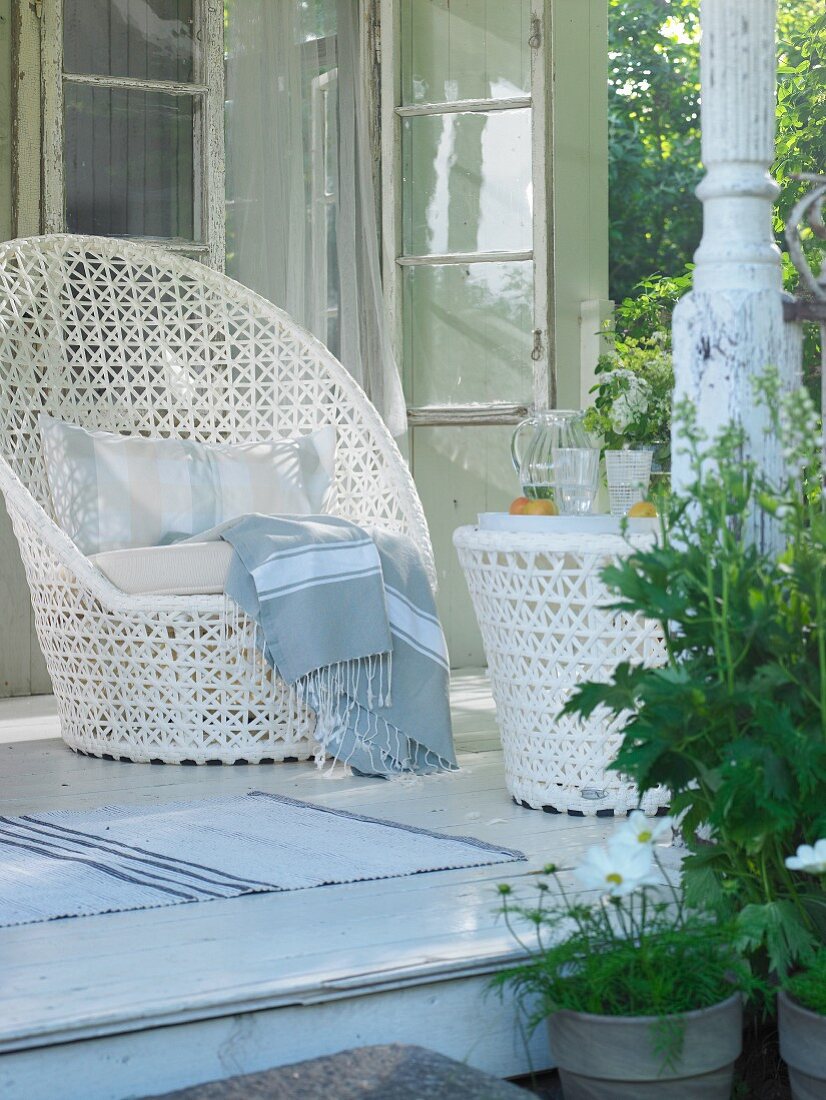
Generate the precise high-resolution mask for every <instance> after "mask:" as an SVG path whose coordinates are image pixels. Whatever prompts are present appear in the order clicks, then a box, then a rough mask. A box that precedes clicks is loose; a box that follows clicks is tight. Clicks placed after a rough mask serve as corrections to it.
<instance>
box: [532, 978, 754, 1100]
mask: <svg viewBox="0 0 826 1100" xmlns="http://www.w3.org/2000/svg"><path fill="white" fill-rule="evenodd" d="M673 1019H674V1021H675V1022H676V1021H679V1020H680V1019H682V1020H683V1021H684V1023H683V1026H684V1028H685V1031H684V1034H683V1047H682V1054H681V1055H680V1057H679V1058H678V1059H677V1061H676V1065H675V1066H673V1067H663V1064H662V1061H663V1060H662V1055H661V1054H657V1053H656V1052H655V1051H654V1050H652V1037H653V1035H654V1032H653V1031H652V1028H655V1027H656V1026H657V1025H658V1023H659V1021H658V1018H657V1017H656V1016H592V1015H589V1014H588V1013H585V1012H568V1011H562V1012H555V1013H554V1014H553V1015H552V1016H551V1017H549V1019H548V1031H549V1034H550V1041H551V1053H552V1054H553V1057H554V1059H555V1061H556V1063H557V1065H558V1067H559V1076H560V1078H561V1080H562V1092H563V1096H564V1097H565V1100H648V1098H651V1100H729V1097H730V1096H731V1086H732V1081H733V1077H734V1063H735V1061H736V1060H737V1056H738V1055H739V1053H740V1051H741V1049H742V1046H743V1004H742V999H741V997H740V994H739V993H735V994H734V995H733V996H731V997H729V998H728V1000H725V1001H721V1003H720V1004H717V1005H712V1007H711V1008H703V1009H700V1010H699V1011H697V1012H686V1013H685V1014H684V1015H683V1016H682V1017H680V1016H675V1017H673Z"/></svg>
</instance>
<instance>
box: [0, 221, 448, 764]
mask: <svg viewBox="0 0 826 1100" xmlns="http://www.w3.org/2000/svg"><path fill="white" fill-rule="evenodd" d="M41 410H44V411H46V412H48V413H50V414H51V415H53V416H56V417H60V418H62V419H65V420H69V421H72V422H73V423H76V424H82V425H83V426H84V427H86V428H103V429H106V430H109V431H120V432H130V433H134V432H141V433H144V434H146V435H162V436H164V435H174V436H180V437H184V438H190V439H196V440H200V441H203V442H226V443H236V442H242V441H248V440H257V439H272V438H283V437H288V436H292V435H296V434H299V433H302V432H309V431H312V430H314V429H316V428H319V427H321V426H322V425H323V424H328V423H334V424H335V425H336V428H337V435H338V446H337V455H336V480H335V503H334V507H333V511H335V512H336V514H338V515H341V516H345V517H347V518H349V519H352V520H353V521H355V522H357V523H360V524H362V525H365V526H377V527H382V528H385V529H387V530H391V531H400V532H404V533H406V534H408V535H410V536H411V537H412V538H413V539H414V540H415V541H416V542H417V544H418V545H419V546H420V548H421V549H422V551H423V553H424V555H425V558H426V561H427V563H428V567H429V569H430V572H431V576H434V577H435V570H434V567H433V557H432V549H431V546H430V540H429V537H428V533H427V526H426V524H425V520H424V515H423V512H422V508H421V504H420V502H419V499H418V496H417V494H416V490H415V487H414V485H413V482H412V479H411V477H410V474H409V472H408V470H407V467H406V465H405V463H404V460H403V459H402V457H401V455H400V453H399V451H398V449H397V447H396V445H395V443H394V442H393V440H392V438H391V437H390V435H389V433H388V432H387V430H386V428H385V427H384V425H383V423H382V422H381V419H380V418H379V416H378V413H377V412H376V411H375V409H374V408H373V406H372V405H371V404H370V402H369V401H368V400H367V398H366V397H365V395H364V394H363V392H362V391H361V390H360V388H359V387H358V385H357V384H356V383H355V381H354V380H353V379H352V378H351V376H350V375H349V374H348V373H347V372H346V371H345V370H344V368H343V367H342V366H341V365H340V364H339V363H338V362H337V361H336V360H335V359H334V358H333V357H332V356H331V355H330V353H329V352H328V351H327V349H326V348H324V347H323V345H321V344H320V343H319V342H318V341H317V340H315V339H314V338H313V337H312V336H310V335H309V334H308V333H306V332H305V331H304V330H303V329H301V328H300V327H299V326H297V325H296V324H295V323H294V322H293V321H291V320H290V318H289V317H287V316H286V315H285V314H284V313H283V312H282V311H280V310H278V309H276V308H275V307H274V306H273V305H271V304H270V303H268V302H266V301H264V300H263V299H262V298H259V297H258V296H257V295H255V294H252V293H251V292H250V291H248V290H246V289H245V288H244V287H241V286H239V285H238V284H237V283H234V282H233V281H232V280H230V279H227V278H226V277H225V276H223V275H220V274H218V273H217V272H214V271H210V270H208V269H207V268H205V267H203V266H202V265H200V264H198V263H195V262H193V261H190V260H185V259H179V258H176V257H172V256H169V255H168V254H164V253H162V252H160V251H159V250H157V249H155V248H152V247H149V246H145V245H139V244H133V243H129V242H125V241H117V240H112V239H105V238H96V237H78V236H68V235H65V236H64V235H58V236H50V237H39V238H32V239H29V240H19V241H12V242H9V243H8V244H6V245H4V246H2V247H0V451H2V455H3V458H2V459H0V489H2V491H3V493H4V494H5V497H6V504H7V507H8V510H9V513H10V515H11V519H12V524H13V526H14V530H15V533H16V535H17V538H18V541H19V543H20V548H21V552H22V557H23V563H24V566H25V569H26V575H27V578H28V581H29V586H30V588H31V595H32V603H33V606H34V613H35V623H36V627H37V633H38V638H39V640H40V644H41V646H42V648H43V652H44V655H45V658H46V664H47V667H48V670H49V674H50V676H51V678H52V683H53V685H54V690H55V695H56V697H57V703H58V709H59V713H60V718H61V728H62V732H63V736H64V738H65V739H66V741H67V742H68V744H69V745H71V746H72V748H75V749H79V750H83V751H85V752H89V753H93V754H94V755H98V756H100V755H112V756H116V757H126V758H128V759H130V760H137V761H149V760H162V761H165V762H167V763H180V762H182V761H185V760H186V761H194V762H195V763H199V764H202V763H206V762H210V761H216V762H217V761H220V762H223V763H233V762H235V761H238V760H248V761H250V762H259V761H262V760H283V759H285V758H293V757H297V758H299V759H305V758H307V757H308V756H310V755H311V754H312V753H313V751H314V748H315V744H314V742H313V739H312V730H313V725H314V717H313V715H312V714H310V713H309V712H305V711H303V709H301V708H300V704H299V703H298V702H297V701H296V700H295V699H294V698H291V696H290V693H289V691H288V689H287V688H286V685H285V684H284V683H283V682H281V681H280V680H278V679H277V678H274V677H273V676H272V673H271V671H270V670H269V669H268V668H267V667H266V666H265V665H264V664H263V662H262V661H261V658H260V656H259V654H258V651H257V649H256V647H255V645H254V636H253V624H252V623H251V622H250V621H249V620H247V619H246V618H245V617H244V616H243V615H241V614H240V613H238V612H237V611H236V609H235V608H234V605H230V604H229V603H228V601H226V600H225V599H224V597H211V596H198V597H171V596H167V597H160V596H156V597H147V596H128V595H125V594H124V593H122V592H121V591H120V590H118V589H117V588H115V587H114V586H113V585H112V584H110V583H109V582H108V581H107V580H106V578H105V577H103V575H102V574H101V573H99V572H98V571H97V570H96V569H94V568H93V567H92V566H91V565H90V563H89V562H88V560H87V559H86V558H85V557H83V556H82V555H81V554H80V552H79V551H78V550H77V548H76V547H75V546H74V545H73V543H72V542H71V541H70V540H69V539H68V538H67V537H66V535H65V534H64V533H63V532H62V531H61V530H60V529H59V528H58V527H57V525H56V524H55V523H54V521H53V518H52V516H51V505H50V501H49V495H48V489H47V484H46V476H45V469H44V465H43V462H42V458H41V452H40V440H39V435H38V431H37V416H38V414H39V413H40V411H41Z"/></svg>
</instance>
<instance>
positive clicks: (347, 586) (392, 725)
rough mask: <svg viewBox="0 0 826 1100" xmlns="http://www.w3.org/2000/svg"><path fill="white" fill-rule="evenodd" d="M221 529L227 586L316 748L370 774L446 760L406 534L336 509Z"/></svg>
mask: <svg viewBox="0 0 826 1100" xmlns="http://www.w3.org/2000/svg"><path fill="white" fill-rule="evenodd" d="M220 535H221V537H222V538H223V539H225V540H226V541H227V542H229V543H230V544H231V545H232V546H233V548H234V550H235V557H234V560H233V563H232V566H231V568H230V573H229V577H228V579H227V593H228V594H229V595H230V596H231V597H232V598H233V599H234V600H235V601H236V603H238V604H239V605H240V606H241V607H242V608H243V609H244V611H246V613H247V614H248V615H250V616H251V617H252V618H254V619H255V620H256V622H257V623H258V625H259V627H260V632H261V635H262V647H263V650H264V654H265V656H266V657H267V660H268V661H269V662H270V663H271V664H272V665H273V667H274V668H275V669H276V670H277V671H278V673H279V675H280V676H281V677H282V679H284V680H286V682H287V683H288V684H290V685H293V686H294V687H295V689H296V691H297V694H298V697H299V698H300V699H302V700H303V701H306V702H307V703H308V705H309V706H311V707H312V709H313V710H314V711H315V712H316V715H317V724H316V734H315V736H316V738H317V739H318V741H319V742H320V744H321V746H322V748H323V749H324V751H325V752H326V753H328V754H329V755H332V756H334V757H335V758H336V759H338V760H341V761H343V762H345V763H347V764H349V765H350V766H351V767H353V768H355V769H356V770H357V771H359V772H362V773H364V774H369V775H382V776H389V775H394V774H399V773H404V772H430V771H437V770H443V769H452V768H455V767H456V758H455V755H454V751H453V736H452V732H451V726H450V707H449V702H448V687H449V665H448V657H447V648H446V646H445V639H444V635H443V633H442V628H441V625H440V624H439V620H438V618H437V616H436V607H435V603H434V600H433V593H432V591H431V588H430V582H429V581H428V577H427V573H426V571H425V567H424V563H423V561H422V558H421V555H420V554H419V551H418V549H417V547H416V546H415V545H414V543H413V542H412V541H411V540H410V539H408V538H406V537H404V536H401V535H392V534H388V533H387V532H386V531H380V530H371V531H370V532H367V531H365V530H363V529H362V528H360V527H357V526H356V525H355V524H353V523H349V522H347V521H346V520H343V519H339V518H337V517H335V516H309V517H300V518H299V517H284V516H263V515H249V516H244V517H242V518H241V519H240V520H237V521H233V522H231V523H230V524H228V525H226V526H225V527H224V528H223V529H220ZM201 537H203V536H201Z"/></svg>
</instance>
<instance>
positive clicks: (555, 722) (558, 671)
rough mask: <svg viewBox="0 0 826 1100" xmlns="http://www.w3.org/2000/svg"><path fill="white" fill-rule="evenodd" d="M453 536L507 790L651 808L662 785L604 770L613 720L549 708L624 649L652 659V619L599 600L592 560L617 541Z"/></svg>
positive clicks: (540, 804)
mask: <svg viewBox="0 0 826 1100" xmlns="http://www.w3.org/2000/svg"><path fill="white" fill-rule="evenodd" d="M642 537H643V538H645V536H642ZM453 541H454V543H455V545H456V548H457V550H458V552H459V559H460V561H461V563H462V567H463V569H464V571H465V576H466V578H467V583H468V587H469V589H470V595H471V598H472V600H473V606H474V609H475V611H476V617H477V619H478V621H479V626H480V628H481V631H482V638H483V641H484V644H485V653H486V655H487V659H488V666H489V669H490V678H491V685H492V688H493V697H494V699H495V701H496V714H497V720H498V723H499V729H500V732H501V735H502V747H503V750H504V756H505V775H506V781H507V785H508V790H509V791H510V792H511V794H512V795H513V796H514V798H516V799H518V800H519V801H521V802H526V803H527V804H528V805H530V806H533V807H535V808H537V809H539V808H547V807H551V808H553V809H554V810H558V811H572V812H575V813H582V814H586V815H593V814H597V813H604V812H610V811H613V812H614V813H620V814H621V813H627V812H628V811H629V810H632V809H635V808H637V807H638V806H639V807H641V808H642V809H643V810H644V811H645V812H646V813H649V814H653V813H656V811H657V809H658V808H659V807H661V806H664V805H666V804H667V802H668V796H667V792H665V791H663V790H659V791H652V792H649V793H647V794H646V795H645V797H644V798H643V799H642V800H640V797H639V794H638V792H637V791H636V789H635V788H634V786H633V784H632V783H630V782H628V781H626V780H624V779H623V778H622V777H621V776H619V775H618V774H617V773H616V772H610V771H606V770H605V769H606V765H607V764H608V763H610V761H611V760H612V759H613V757H614V755H615V754H616V751H617V749H618V747H619V743H620V739H621V727H622V723H621V722H618V721H613V722H612V721H609V720H608V717H607V715H606V714H605V713H602V714H600V713H599V712H597V713H595V715H594V716H593V717H592V718H591V719H589V721H588V722H582V721H581V720H579V719H575V718H572V717H568V716H561V715H560V713H559V711H560V710H561V708H562V706H563V705H564V704H565V702H566V701H567V700H568V699H569V698H570V695H571V692H572V689H573V688H574V686H575V685H576V684H577V683H580V682H581V681H583V680H586V679H594V680H605V679H608V678H609V677H610V675H611V672H612V671H613V669H614V668H615V667H616V666H617V664H618V663H619V662H620V661H623V660H631V661H644V662H646V663H648V664H657V663H660V662H661V661H662V659H663V656H664V648H663V641H662V637H661V635H660V634H659V633H658V629H657V626H656V624H654V623H650V622H647V621H643V620H640V619H639V618H636V617H632V616H629V615H617V614H613V613H611V612H608V611H605V610H602V608H603V607H604V606H605V604H606V603H608V602H609V596H608V592H607V590H606V588H605V586H604V584H603V583H602V581H601V580H600V576H599V574H600V570H601V569H602V568H603V567H604V566H605V565H606V564H608V562H609V561H610V560H611V559H612V558H614V559H615V558H616V557H618V556H619V555H621V554H623V553H627V552H628V543H627V542H626V541H625V540H624V539H623V538H620V537H619V536H613V535H590V536H588V535H548V534H509V533H507V532H501V531H495V532H494V531H480V530H478V529H477V528H475V527H460V528H459V530H458V531H456V532H455V534H454V537H453Z"/></svg>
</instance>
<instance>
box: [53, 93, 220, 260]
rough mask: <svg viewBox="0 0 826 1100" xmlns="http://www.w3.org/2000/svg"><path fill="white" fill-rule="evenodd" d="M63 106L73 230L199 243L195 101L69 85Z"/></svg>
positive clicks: (68, 221)
mask: <svg viewBox="0 0 826 1100" xmlns="http://www.w3.org/2000/svg"><path fill="white" fill-rule="evenodd" d="M64 104H65V140H66V157H65V170H66V225H67V228H68V229H69V231H70V232H73V233H93V234H99V235H102V236H116V237H170V238H173V239H174V238H178V239H184V240H194V239H196V238H197V236H198V228H197V227H196V225H195V224H194V211H195V204H194V181H193V155H192V154H193V140H192V137H193V117H192V115H193V103H192V100H191V98H190V97H189V96H178V95H166V94H164V93H162V92H141V91H132V90H129V91H126V90H123V89H120V88H96V87H90V86H88V85H78V84H68V85H67V86H66V90H65V94H64Z"/></svg>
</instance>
